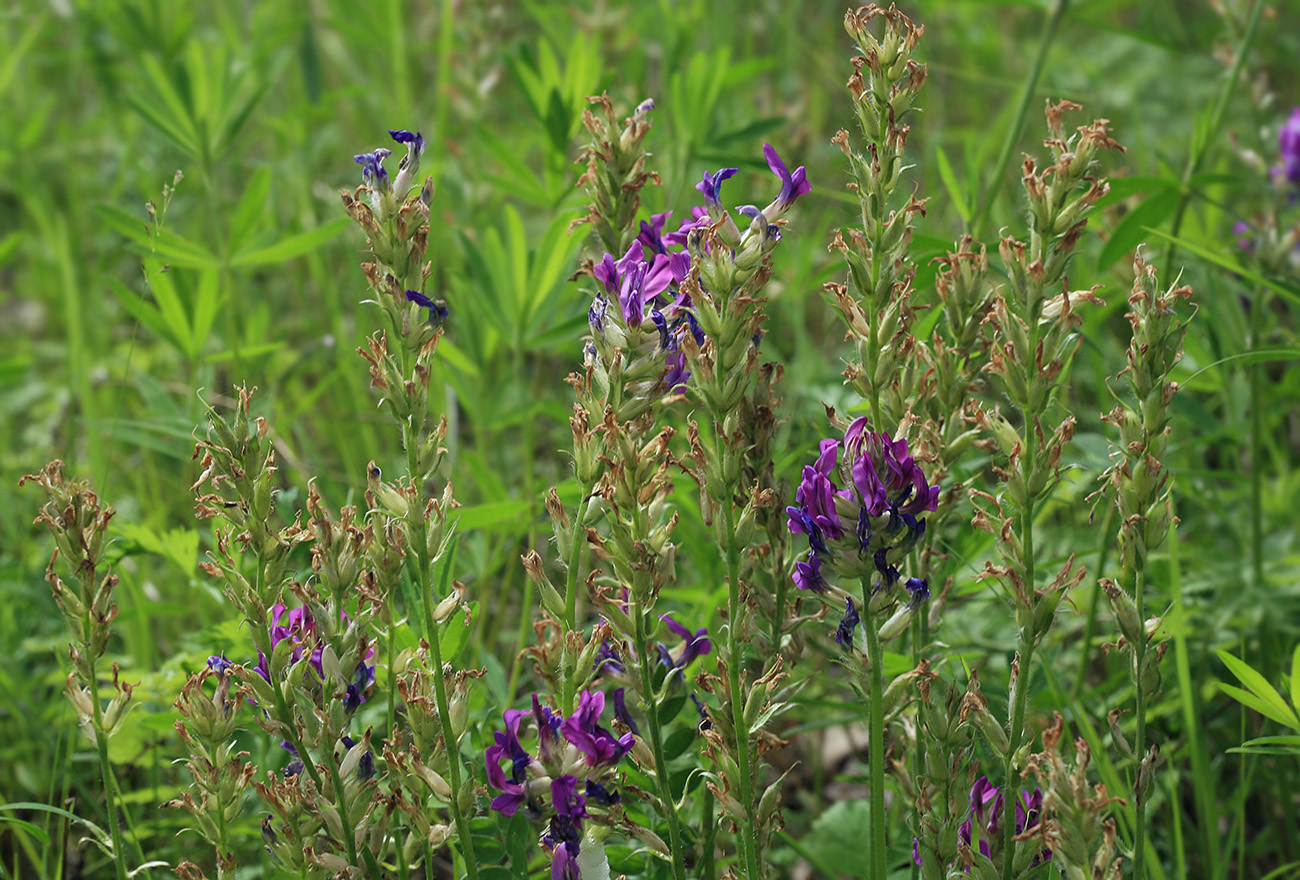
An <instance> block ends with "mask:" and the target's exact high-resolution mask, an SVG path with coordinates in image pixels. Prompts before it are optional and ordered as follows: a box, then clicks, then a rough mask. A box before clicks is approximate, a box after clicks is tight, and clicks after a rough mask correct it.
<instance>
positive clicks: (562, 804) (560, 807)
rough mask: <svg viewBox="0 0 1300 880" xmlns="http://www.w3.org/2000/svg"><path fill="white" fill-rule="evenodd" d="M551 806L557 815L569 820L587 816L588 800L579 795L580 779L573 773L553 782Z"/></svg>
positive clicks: (559, 777) (557, 778)
mask: <svg viewBox="0 0 1300 880" xmlns="http://www.w3.org/2000/svg"><path fill="white" fill-rule="evenodd" d="M551 804H552V805H553V806H554V807H555V812H556V813H558V814H559V815H561V816H565V817H567V818H569V819H584V818H586V816H587V799H586V798H585V797H583V796H582V795H580V794H578V778H577V777H576V776H574V775H573V774H571V773H565V774H564V775H562V776H557V777H556V778H555V779H552V780H551Z"/></svg>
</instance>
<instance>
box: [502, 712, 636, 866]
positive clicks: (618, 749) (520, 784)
mask: <svg viewBox="0 0 1300 880" xmlns="http://www.w3.org/2000/svg"><path fill="white" fill-rule="evenodd" d="M604 709H605V695H604V694H603V693H601V692H600V691H583V692H582V694H580V695H579V697H578V709H577V711H575V712H574V713H573V714H571V715H570V716H569V717H567V718H564V717H562V716H560V715H559V714H558V713H555V712H552V711H551V710H550V708H549V707H546V706H543V705H542V704H541V701H540V700H538V698H537V695H536V694H534V695H533V708H532V711H531V712H527V711H523V710H519V709H507V710H506V711H505V713H504V714H503V720H504V721H505V730H503V731H501V730H499V731H496V733H495V734H494V738H495V743H494V744H493V745H491V746H489V747H488V749H487V752H486V753H485V755H484V758H485V760H486V762H487V776H488V785H490V786H491V787H492V788H494V789H495V790H496V791H498V792H500V794H498V795H497V796H496V797H495V798H494V799H493V800H492V809H494V810H496V811H497V812H499V813H501V814H503V815H506V816H513V815H514V814H515V813H516V812H518V811H519V809H520V808H521V807H522V808H523V810H524V815H526V816H527V817H528V818H530V819H548V820H549V821H548V826H547V831H546V833H545V834H543V836H542V843H543V844H544V845H546V846H547V847H548V848H549V849H550V850H551V858H552V876H553V877H561V876H563V877H577V876H578V868H577V858H578V856H579V855H580V854H581V843H582V828H583V821H584V820H586V821H595V822H601V823H605V824H608V823H609V822H610V821H612V820H611V816H610V813H609V808H610V807H613V806H614V805H615V804H617V803H619V800H620V798H619V794H618V792H617V791H616V790H614V788H613V787H612V785H611V783H612V781H613V776H614V770H615V767H616V766H617V765H618V762H619V761H620V760H622V758H623V756H624V755H626V754H627V753H628V752H630V751H631V750H632V746H633V744H634V743H635V741H636V738H635V736H634V735H633V734H631V733H627V734H624V735H623V736H621V737H616V736H614V734H612V733H610V732H609V731H608V730H606V729H605V728H604V727H602V726H601V724H600V716H601V714H602V713H603V712H604ZM529 717H531V719H532V722H533V725H534V726H535V727H536V729H537V737H538V745H537V753H536V754H535V755H533V754H530V753H529V752H528V750H527V749H525V748H524V746H523V743H522V742H521V741H520V738H519V730H520V726H521V724H522V723H523V721H524V720H525V719H526V718H529ZM502 761H509V762H510V764H509V767H510V770H509V775H507V773H506V771H505V769H504V768H503V767H502Z"/></svg>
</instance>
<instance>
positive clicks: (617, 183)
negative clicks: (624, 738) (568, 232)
mask: <svg viewBox="0 0 1300 880" xmlns="http://www.w3.org/2000/svg"><path fill="white" fill-rule="evenodd" d="M592 102H593V103H598V104H600V105H601V106H602V107H603V108H604V115H603V118H602V117H598V116H595V115H593V114H591V113H586V114H584V122H585V124H586V126H587V128H588V130H589V131H590V132H591V134H592V137H593V141H592V143H591V144H590V145H589V146H588V147H587V149H586V150H585V151H584V153H583V159H585V160H586V161H587V163H588V164H587V171H586V173H584V174H583V176H582V178H581V179H580V181H579V184H580V185H585V186H586V187H587V190H588V193H589V196H590V198H591V202H590V204H589V206H588V214H587V216H586V217H585V218H583V220H582V221H579V222H589V223H591V224H592V226H593V229H594V231H595V233H596V236H597V238H599V239H600V241H601V242H602V243H603V244H604V245H605V246H606V248H611V247H613V248H615V250H607V251H606V253H605V254H604V255H603V257H602V258H601V259H600V260H599V261H598V262H596V261H591V262H590V263H589V265H588V269H587V271H589V273H590V276H591V278H592V279H593V280H594V281H595V283H596V289H595V291H594V295H593V299H592V304H591V307H590V309H589V311H588V323H589V326H590V329H591V337H590V341H589V342H587V343H586V345H585V346H584V347H583V370H582V372H581V373H580V374H575V375H572V376H570V377H569V382H570V384H571V385H572V386H573V388H574V391H575V392H576V396H577V402H576V403H575V405H574V414H573V417H572V418H571V419H570V424H571V427H572V429H573V457H574V471H575V476H576V478H577V482H578V486H579V490H580V492H581V494H580V498H579V502H578V506H577V509H576V511H575V513H574V515H572V516H570V514H569V512H568V511H567V510H566V509H565V508H564V506H563V505H562V504H561V502H560V500H559V497H558V495H557V494H556V493H555V492H554V491H552V492H551V493H550V495H549V497H548V501H547V509H548V511H549V512H550V514H551V521H552V528H553V530H554V533H555V537H556V544H557V548H558V550H559V553H560V557H561V559H562V560H564V567H565V585H564V592H563V594H561V593H560V592H559V590H557V589H556V588H555V587H554V586H553V585H552V584H551V582H550V580H549V578H548V577H547V576H546V572H545V566H544V565H543V562H542V559H541V557H540V555H539V554H537V553H536V552H533V553H530V554H529V555H528V556H526V557H525V559H524V562H525V566H526V567H527V569H528V572H529V574H530V576H531V577H532V578H533V580H534V581H535V582H536V583H537V584H538V588H539V594H540V596H541V599H542V604H543V607H545V608H546V610H547V611H548V612H549V613H550V614H552V615H554V617H555V618H556V619H557V620H558V621H559V627H558V629H559V631H558V633H556V638H557V639H558V645H554V644H553V642H554V640H552V644H550V645H541V646H539V647H538V648H536V649H531V650H530V653H532V654H533V655H534V656H535V657H536V658H537V659H538V667H539V669H541V671H542V674H543V675H544V676H546V677H548V678H550V679H552V680H553V681H556V682H557V683H558V692H559V693H558V699H559V704H560V709H561V712H562V713H567V712H579V711H582V710H581V706H575V703H574V701H575V699H576V698H577V694H578V691H579V690H580V689H581V688H582V687H584V686H585V685H586V684H588V683H589V682H591V681H593V680H594V679H595V678H597V677H605V678H609V677H611V676H612V675H617V676H618V677H619V678H621V679H622V681H623V682H624V683H625V684H626V685H627V688H629V689H630V691H631V694H633V695H635V697H637V698H639V701H640V708H641V711H642V712H643V713H644V720H645V732H646V734H647V736H646V739H645V741H644V742H642V741H641V740H640V739H639V730H638V727H637V724H636V722H635V720H634V719H633V717H632V714H631V713H630V711H629V710H628V707H627V704H626V697H627V695H626V693H625V689H623V688H620V689H618V690H616V691H615V692H614V693H615V705H616V708H617V709H618V711H617V712H616V718H617V720H618V723H619V724H620V725H621V726H622V729H625V730H627V731H636V732H637V733H636V735H634V734H633V733H628V734H627V735H628V736H629V737H630V741H632V742H636V743H637V745H638V748H637V749H636V750H635V751H634V752H633V755H634V757H635V758H636V760H637V762H638V763H639V764H641V765H642V769H643V770H644V771H645V772H646V773H647V774H648V775H649V776H650V777H651V778H652V779H653V780H654V783H655V790H654V792H645V793H643V794H642V797H643V799H644V800H645V801H646V802H647V803H648V804H649V805H650V806H651V808H652V809H653V811H654V813H655V814H656V815H657V816H660V817H662V819H663V820H664V821H665V823H666V824H667V826H668V837H669V841H668V844H667V845H666V846H665V845H664V844H663V843H662V841H660V840H659V839H658V838H657V837H656V836H655V835H654V834H653V832H651V831H649V829H637V828H635V827H633V826H628V825H625V830H627V831H628V832H629V833H632V834H636V835H639V836H642V838H643V839H645V840H647V841H649V842H651V843H652V848H654V849H656V850H659V851H660V852H662V853H663V854H664V855H666V856H667V857H668V859H669V860H670V863H671V865H672V870H673V874H674V876H675V877H677V878H678V880H684V878H685V861H686V835H685V834H684V833H683V827H682V825H683V823H682V820H681V817H680V816H679V812H678V805H677V803H676V802H675V799H674V797H673V792H672V787H671V784H670V779H669V769H668V761H667V758H666V755H665V752H664V740H665V730H664V728H665V724H666V722H667V721H668V720H669V719H666V718H664V717H663V714H662V710H663V707H664V704H665V702H666V701H667V700H668V699H669V698H670V696H671V694H672V688H673V687H674V686H678V685H679V681H678V677H677V676H673V675H672V674H669V675H666V676H658V675H657V673H658V670H659V666H660V662H659V660H657V657H660V656H663V657H666V658H667V662H666V663H665V664H664V665H668V666H669V668H670V673H671V672H672V671H673V670H675V669H678V668H682V669H684V667H685V666H686V664H687V663H689V662H690V660H691V659H693V658H694V656H697V655H698V654H699V653H707V651H708V650H709V648H710V647H711V644H710V643H709V642H708V640H707V638H703V639H702V640H700V641H699V642H698V643H697V642H695V641H693V640H688V645H687V648H686V650H685V653H683V654H682V656H681V657H679V658H678V659H677V660H673V659H672V657H671V655H667V654H666V649H664V648H663V647H662V646H659V647H660V651H659V652H656V650H655V649H654V647H652V646H653V645H654V639H655V635H656V632H657V630H658V628H659V627H660V626H661V622H662V621H663V620H665V619H666V620H667V625H668V627H669V628H670V629H675V630H682V631H686V630H685V628H684V627H681V626H680V625H678V624H676V622H675V621H673V620H672V619H671V618H667V617H666V615H660V614H657V613H656V610H655V609H656V605H657V603H658V600H659V598H660V594H661V592H662V591H663V589H664V588H665V587H667V586H670V585H671V584H672V583H673V582H674V580H675V578H676V554H677V547H676V545H675V544H674V543H673V542H672V532H673V529H674V528H675V526H676V524H677V515H676V513H675V512H674V511H673V508H672V506H671V505H670V504H669V503H668V495H669V493H670V491H671V489H672V481H671V476H670V472H669V469H670V468H671V467H673V466H674V465H676V464H677V461H676V459H675V457H674V456H673V454H672V451H671V449H670V445H669V444H670V440H671V439H672V437H673V435H674V433H675V432H674V430H673V429H672V428H670V427H663V428H660V427H659V425H658V424H657V421H658V420H659V419H660V418H661V417H662V415H663V409H664V407H663V402H664V401H665V400H671V399H672V398H674V397H675V396H677V395H679V394H680V392H681V390H682V389H683V388H684V385H685V382H686V380H687V379H688V378H689V375H690V374H689V373H688V372H687V371H686V369H685V366H684V356H683V353H682V345H683V340H684V339H686V338H688V337H690V338H694V336H695V334H698V333H699V328H698V327H697V326H695V324H694V319H693V318H692V316H691V314H690V312H689V310H688V309H689V305H690V301H689V299H686V298H685V297H684V296H683V295H682V291H681V285H682V282H683V281H684V279H685V278H686V273H687V270H688V268H689V266H690V258H689V257H688V256H687V254H686V253H684V252H683V250H682V244H683V242H684V239H685V236H684V234H682V233H681V231H680V230H678V231H676V232H674V231H671V230H670V231H665V229H664V226H665V223H666V221H667V220H668V217H669V214H661V215H656V216H655V217H654V218H652V220H651V222H650V223H645V222H642V223H641V225H640V230H639V231H638V230H637V229H636V228H635V227H634V226H633V224H634V223H635V222H636V221H635V218H636V209H637V206H638V205H639V196H638V192H639V190H640V189H641V187H643V186H644V185H645V184H646V183H647V182H648V181H650V180H651V179H655V180H657V178H655V177H654V175H653V174H652V173H651V172H648V171H645V170H644V168H645V156H646V154H645V151H644V147H643V142H644V139H645V137H646V134H647V133H648V132H649V129H650V120H649V115H648V114H649V111H650V110H651V109H653V107H654V104H653V102H650V101H645V102H643V103H642V104H641V105H640V106H638V107H637V109H636V111H635V112H634V113H633V114H632V116H631V117H630V118H629V119H627V121H626V123H625V125H624V127H623V129H622V131H621V133H619V131H618V128H617V126H616V120H615V116H614V111H613V106H612V104H611V103H610V101H609V99H608V98H606V97H604V96H602V97H600V98H593V99H592ZM584 549H589V550H590V551H591V554H592V556H593V558H594V563H593V570H592V571H591V573H590V575H589V576H588V578H587V584H588V585H589V589H590V591H591V598H592V600H593V602H594V604H595V605H596V606H597V607H598V608H599V610H600V613H601V614H602V616H603V617H604V621H605V622H604V623H603V624H602V625H601V626H600V627H598V628H597V630H596V632H595V633H593V635H592V636H591V637H590V638H589V639H588V638H585V637H584V635H583V628H582V626H581V625H580V622H579V619H578V610H577V604H578V591H579V584H580V583H581V582H582V577H581V564H582V553H583V550H584ZM537 629H538V632H539V636H541V635H542V634H543V633H544V632H545V631H546V630H547V627H546V625H545V623H543V624H542V625H539V626H538V627H537ZM686 632H689V631H686ZM703 633H704V631H703V630H701V631H700V633H699V634H697V635H702V634H703ZM586 700H587V696H586V695H585V694H584V696H583V697H582V701H583V703H584V704H585V701H586ZM601 700H602V705H603V697H602V698H601ZM507 721H509V719H507ZM647 745H648V747H647ZM589 845H590V844H589V843H588V842H584V843H583V844H582V846H583V847H584V849H583V852H586V851H587V848H588V847H589ZM577 846H578V843H577V841H576V840H575V841H573V842H572V847H573V848H572V849H566V848H564V847H553V856H552V857H553V866H555V867H554V870H555V871H557V872H560V871H567V870H570V868H571V869H572V870H573V871H575V872H576V871H583V872H584V873H585V870H586V869H585V868H584V867H583V864H582V863H583V861H584V859H583V858H580V859H579V860H578V861H576V862H573V863H572V865H570V863H569V856H570V855H572V854H573V853H576V852H577V849H576V847H577ZM599 852H602V853H603V846H602V847H601V848H600V849H599ZM597 861H600V860H597ZM604 871H605V872H607V871H608V868H607V867H606V868H604ZM556 876H560V874H558V873H557V874H556ZM566 876H567V875H566ZM595 876H601V874H600V873H597V874H595Z"/></svg>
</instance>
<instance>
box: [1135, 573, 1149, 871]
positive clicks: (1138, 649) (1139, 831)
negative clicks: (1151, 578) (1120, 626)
mask: <svg viewBox="0 0 1300 880" xmlns="http://www.w3.org/2000/svg"><path fill="white" fill-rule="evenodd" d="M1136 569H1137V570H1136V571H1135V572H1134V573H1133V600H1134V602H1135V604H1136V605H1137V616H1138V624H1139V625H1140V626H1142V627H1143V631H1142V633H1141V634H1140V637H1139V638H1138V641H1137V643H1136V644H1134V645H1133V662H1134V664H1135V669H1134V675H1133V684H1134V686H1135V690H1136V697H1137V700H1136V702H1137V705H1136V706H1135V714H1136V715H1137V733H1136V734H1135V735H1134V741H1133V748H1134V752H1133V753H1134V754H1135V755H1137V760H1138V767H1137V778H1136V779H1135V780H1134V781H1135V782H1136V783H1138V784H1136V785H1134V788H1133V798H1134V800H1133V810H1134V832H1133V880H1145V878H1146V869H1145V866H1144V865H1143V864H1142V860H1143V858H1144V856H1145V855H1146V852H1145V849H1146V809H1147V803H1146V795H1145V793H1144V791H1143V787H1142V785H1141V784H1140V779H1141V774H1142V761H1143V758H1144V756H1145V753H1146V748H1147V746H1146V739H1147V704H1146V695H1145V693H1144V688H1143V687H1142V670H1143V668H1144V667H1145V665H1146V654H1147V651H1146V649H1147V639H1146V629H1145V628H1146V613H1145V611H1144V607H1143V601H1142V594H1143V592H1145V586H1146V584H1145V582H1144V581H1145V578H1143V574H1144V572H1143V570H1142V564H1141V563H1138V564H1137V566H1136Z"/></svg>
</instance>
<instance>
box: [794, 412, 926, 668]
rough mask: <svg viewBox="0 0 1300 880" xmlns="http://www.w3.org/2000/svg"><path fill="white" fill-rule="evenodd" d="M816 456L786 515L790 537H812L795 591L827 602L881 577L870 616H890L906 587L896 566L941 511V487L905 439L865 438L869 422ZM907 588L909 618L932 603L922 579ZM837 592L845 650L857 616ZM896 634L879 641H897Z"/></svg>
mask: <svg viewBox="0 0 1300 880" xmlns="http://www.w3.org/2000/svg"><path fill="white" fill-rule="evenodd" d="M841 449H843V453H844V455H843V457H842V459H841V455H840V452H841ZM819 450H820V451H819V454H818V456H817V459H816V461H814V462H813V464H811V465H807V466H805V467H804V469H803V479H802V481H801V482H800V483H799V488H798V490H797V491H796V493H795V504H793V505H791V506H790V507H787V508H786V514H787V516H788V517H789V520H788V526H789V529H790V532H791V533H792V534H796V535H806V536H807V538H808V555H807V557H806V558H805V559H803V560H800V561H799V562H797V563H796V564H795V570H794V583H795V586H797V587H798V588H799V589H801V590H809V591H812V592H815V593H818V594H823V595H827V594H828V591H830V590H831V586H832V585H831V580H832V579H851V580H854V581H860V580H862V579H863V578H868V577H872V576H878V577H879V579H878V580H877V582H876V585H875V588H874V590H873V593H872V598H871V604H870V608H869V609H868V610H869V611H870V612H871V613H876V612H879V611H882V610H885V609H886V608H888V607H890V605H891V604H892V603H893V592H894V587H895V585H896V584H898V583H899V582H900V581H901V580H902V575H901V573H900V572H899V570H898V563H899V562H900V561H901V560H902V559H903V558H904V557H905V556H906V555H907V554H908V552H910V551H911V549H912V548H913V547H914V546H916V543H917V542H918V541H919V540H920V539H921V537H922V536H923V535H924V534H925V518H924V517H922V516H920V515H921V514H923V513H926V512H933V511H934V510H935V509H936V508H937V507H938V503H939V487H938V486H931V485H930V484H929V482H928V481H927V479H926V476H925V473H924V472H923V471H922V470H921V467H920V466H919V465H918V464H917V463H916V461H915V460H914V459H913V458H912V456H911V455H910V454H909V451H908V444H907V440H906V439H905V438H901V437H900V438H899V439H897V440H894V439H891V438H890V437H889V436H888V435H886V434H880V433H876V432H872V431H868V430H867V420H866V418H865V417H863V418H859V419H856V420H855V421H854V422H853V423H852V424H850V425H849V426H848V429H847V430H846V431H845V432H844V440H843V441H842V442H841V441H839V440H834V439H826V440H823V441H821V443H820V445H819ZM841 486H842V487H843V488H841ZM828 578H829V579H828ZM903 583H904V587H905V589H906V591H907V593H908V599H907V603H906V605H905V606H904V609H903V610H904V611H906V612H908V613H910V612H912V611H914V610H915V609H916V608H917V607H918V606H919V605H920V603H922V602H924V601H925V600H926V599H928V598H929V597H930V591H929V585H928V584H927V582H926V581H925V580H924V579H922V578H908V579H906V581H904V582H903ZM835 593H836V594H837V596H838V597H839V599H840V600H842V601H843V602H844V603H845V613H844V617H843V620H842V621H841V623H840V626H839V628H838V629H837V631H836V635H835V640H836V641H837V642H839V643H840V644H841V645H845V646H848V645H851V644H852V637H853V631H854V628H855V627H856V625H857V624H858V623H859V622H860V613H859V610H858V609H857V608H856V607H855V605H854V603H853V598H852V596H851V595H849V594H847V593H844V592H843V591H835ZM827 598H829V599H831V600H832V601H835V597H831V596H829V595H827ZM835 604H838V601H835ZM903 622H905V621H903ZM893 629H894V627H890V630H889V631H882V633H881V637H882V638H889V637H890V636H892V635H895V634H896V633H894V632H892V630H893Z"/></svg>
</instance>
